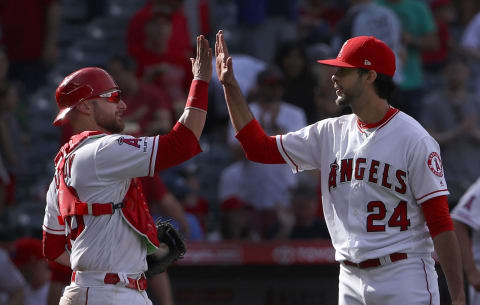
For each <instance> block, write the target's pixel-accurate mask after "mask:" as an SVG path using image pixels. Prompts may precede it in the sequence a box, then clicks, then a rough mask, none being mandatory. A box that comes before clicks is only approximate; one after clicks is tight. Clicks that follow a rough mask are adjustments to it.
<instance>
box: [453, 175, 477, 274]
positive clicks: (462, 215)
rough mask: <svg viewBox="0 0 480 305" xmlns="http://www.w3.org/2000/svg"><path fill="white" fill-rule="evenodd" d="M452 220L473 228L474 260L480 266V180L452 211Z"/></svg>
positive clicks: (469, 189)
mask: <svg viewBox="0 0 480 305" xmlns="http://www.w3.org/2000/svg"><path fill="white" fill-rule="evenodd" d="M452 218H453V219H455V220H457V221H459V222H462V223H464V224H466V225H467V226H469V227H470V228H472V251H473V258H474V259H475V262H476V263H477V265H479V266H480V179H478V180H477V181H476V182H475V183H474V184H472V185H471V186H470V188H468V190H467V191H466V192H465V194H464V195H463V196H462V198H460V201H459V202H458V204H457V205H456V206H455V208H454V209H453V211H452Z"/></svg>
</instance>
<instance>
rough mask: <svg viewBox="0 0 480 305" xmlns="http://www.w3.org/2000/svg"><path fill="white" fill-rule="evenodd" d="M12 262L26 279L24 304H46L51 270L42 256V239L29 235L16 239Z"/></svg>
mask: <svg viewBox="0 0 480 305" xmlns="http://www.w3.org/2000/svg"><path fill="white" fill-rule="evenodd" d="M13 262H14V263H15V265H16V266H17V267H18V269H19V270H20V272H21V273H22V275H23V277H24V278H25V280H26V281H27V285H26V286H25V301H24V305H46V304H47V297H48V291H49V286H50V276H51V272H50V270H49V269H48V263H47V261H46V259H44V258H43V253H42V241H41V240H40V239H36V238H31V237H24V238H20V239H18V240H17V241H16V242H15V254H14V257H13Z"/></svg>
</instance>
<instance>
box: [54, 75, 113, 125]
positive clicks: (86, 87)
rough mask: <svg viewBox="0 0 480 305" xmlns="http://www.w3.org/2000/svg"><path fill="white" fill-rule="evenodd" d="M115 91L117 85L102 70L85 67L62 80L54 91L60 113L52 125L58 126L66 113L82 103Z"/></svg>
mask: <svg viewBox="0 0 480 305" xmlns="http://www.w3.org/2000/svg"><path fill="white" fill-rule="evenodd" d="M116 89H118V85H117V83H115V81H114V80H113V78H112V76H110V74H108V73H107V71H105V70H103V69H100V68H97V67H87V68H83V69H80V70H77V71H75V72H73V73H72V74H70V75H68V76H67V77H65V78H64V79H63V81H62V82H61V83H60V85H58V87H57V90H56V91H55V99H56V100H57V105H58V108H59V110H60V112H59V113H58V115H57V117H56V118H55V120H54V121H53V125H60V124H61V123H62V119H63V118H65V116H66V115H67V113H68V112H69V111H70V110H72V109H73V108H74V107H75V106H76V105H78V104H79V103H81V102H82V101H84V100H86V99H88V98H91V97H95V96H98V95H100V94H102V93H105V92H108V91H112V90H116Z"/></svg>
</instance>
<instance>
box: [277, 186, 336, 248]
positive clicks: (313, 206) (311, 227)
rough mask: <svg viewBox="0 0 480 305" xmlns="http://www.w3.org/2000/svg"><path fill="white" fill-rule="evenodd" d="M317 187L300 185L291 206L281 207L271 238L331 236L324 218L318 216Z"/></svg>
mask: <svg viewBox="0 0 480 305" xmlns="http://www.w3.org/2000/svg"><path fill="white" fill-rule="evenodd" d="M317 210H318V200H317V192H316V190H315V188H312V187H310V186H307V185H299V186H298V187H297V188H296V189H295V191H294V194H293V196H292V204H291V206H290V207H281V206H280V207H279V208H278V210H277V213H278V214H277V219H278V223H276V224H275V226H274V227H273V228H272V229H271V232H270V234H269V235H270V236H269V237H270V238H271V239H281V240H284V239H316V238H330V235H329V234H328V229H327V225H326V223H325V221H324V220H323V218H321V217H318V214H317Z"/></svg>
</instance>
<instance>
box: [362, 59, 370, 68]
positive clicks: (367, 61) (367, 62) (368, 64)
mask: <svg viewBox="0 0 480 305" xmlns="http://www.w3.org/2000/svg"><path fill="white" fill-rule="evenodd" d="M363 64H364V65H365V66H371V65H372V63H371V62H370V61H369V60H368V59H365V60H364V61H363Z"/></svg>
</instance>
